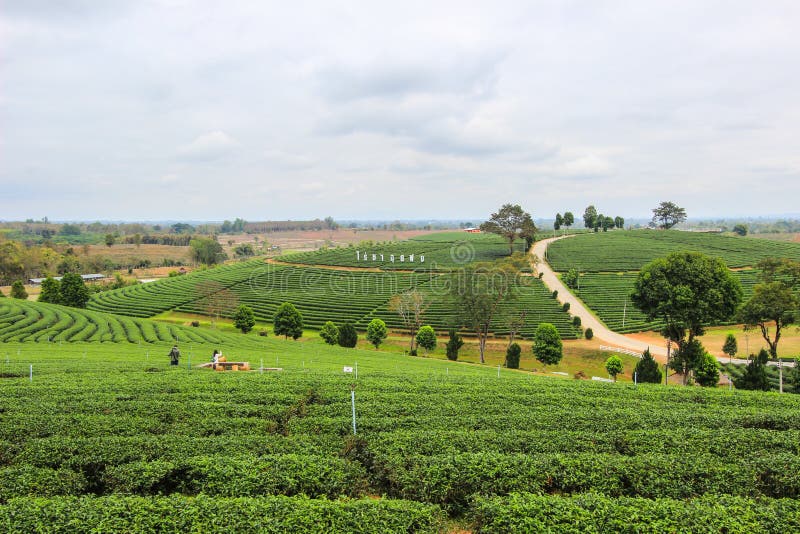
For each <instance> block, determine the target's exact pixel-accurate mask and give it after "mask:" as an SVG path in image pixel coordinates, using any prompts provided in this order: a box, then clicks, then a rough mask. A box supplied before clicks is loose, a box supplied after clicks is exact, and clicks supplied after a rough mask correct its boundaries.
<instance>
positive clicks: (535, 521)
mask: <svg viewBox="0 0 800 534" xmlns="http://www.w3.org/2000/svg"><path fill="white" fill-rule="evenodd" d="M37 307H38V306H37ZM47 308H48V309H55V308H56V307H47ZM6 322H7V321H6ZM144 322H145V321H142V323H144ZM195 330H196V329H195ZM39 339H40V341H39V342H24V343H18V342H8V341H6V342H4V343H3V344H2V345H1V346H0V387H2V393H3V394H2V396H0V525H2V528H3V530H4V531H8V532H100V531H103V532H110V531H117V532H119V531H124V532H145V531H161V532H177V531H183V532H234V531H235V532H446V531H452V530H460V529H464V530H472V531H474V532H542V531H550V532H686V531H707V532H711V531H714V532H718V531H725V532H775V533H778V532H793V531H797V530H798V529H800V500H798V497H800V456H799V455H798V453H800V397H798V396H795V395H783V396H779V395H777V394H771V393H766V394H764V393H749V392H736V391H734V392H731V391H728V390H706V389H699V388H697V389H696V388H679V387H665V386H661V385H652V386H644V385H640V386H638V387H634V386H632V385H623V384H607V383H596V382H591V381H576V380H569V379H563V380H562V379H552V378H539V377H533V376H531V375H528V374H526V373H520V372H515V371H510V370H502V371H500V372H498V370H497V369H490V368H485V367H481V366H475V365H468V364H458V363H453V362H447V361H440V360H429V359H422V358H413V357H406V356H402V355H398V354H392V353H385V352H377V351H361V350H357V349H344V348H339V347H332V348H331V347H324V346H322V345H321V344H319V345H314V344H308V343H296V342H292V341H283V340H279V339H274V338H266V339H265V338H261V337H258V336H255V335H250V336H226V337H225V338H224V339H220V340H216V341H218V342H220V343H224V345H225V346H224V348H223V351H224V353H226V354H227V355H228V356H229V358H232V359H237V360H245V361H250V362H251V364H253V366H254V367H259V366H260V361H261V360H263V361H264V363H265V365H270V366H273V365H274V366H276V367H281V368H282V370H281V371H277V372H259V371H252V372H213V371H210V370H201V369H197V368H196V367H192V368H190V366H189V365H188V362H186V358H187V356H188V353H189V352H190V351H193V353H194V355H195V357H196V358H200V355H201V354H203V355H205V357H206V358H207V357H210V354H211V350H212V349H213V348H217V347H218V343H214V342H202V341H196V342H194V343H192V344H191V345H187V343H185V342H182V343H181V349H182V350H183V353H184V357H183V359H182V361H181V365H180V366H179V367H170V366H169V365H168V358H167V356H166V354H167V351H168V349H169V347H170V346H171V343H164V342H153V343H149V344H142V345H139V344H138V342H137V343H131V342H128V341H125V340H122V341H120V342H119V343H101V342H71V343H68V342H62V343H53V342H50V343H47V342H45V341H44V338H42V337H40V338H39ZM27 341H31V340H30V339H27ZM192 361H193V362H194V361H195V360H194V359H193V360H192ZM345 365H347V366H353V367H357V369H358V375H357V376H356V375H355V373H353V374H345V373H343V372H342V370H343V369H342V368H343V366H345ZM31 366H32V367H31ZM31 369H33V371H32V375H31ZM353 387H354V388H355V399H356V425H357V430H356V432H357V434H356V435H355V436H353V428H352V418H351V413H352V412H351V404H350V393H351V389H352V388H353Z"/></svg>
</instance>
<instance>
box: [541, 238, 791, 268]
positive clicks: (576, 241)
mask: <svg viewBox="0 0 800 534" xmlns="http://www.w3.org/2000/svg"><path fill="white" fill-rule="evenodd" d="M679 251H692V252H702V253H703V254H707V255H709V256H716V257H719V258H722V260H723V261H724V262H725V264H726V265H727V266H728V267H729V268H731V269H735V268H742V267H752V266H754V265H755V264H756V263H758V262H759V261H760V260H762V259H764V258H768V257H778V258H789V259H793V260H800V243H787V242H781V241H768V240H766V239H746V238H741V237H731V236H724V235H719V234H707V233H695V232H681V231H678V230H670V231H659V230H624V231H623V230H617V231H612V232H600V233H596V234H593V233H592V234H589V233H587V234H579V235H576V236H575V237H571V238H569V239H561V240H559V241H556V242H554V243H553V244H552V245H550V247H549V248H548V250H547V261H548V263H550V265H551V266H552V267H553V269H554V270H556V271H561V272H566V271H568V270H569V269H578V270H579V271H581V272H618V271H638V270H639V269H640V268H641V267H642V266H643V265H645V264H646V263H648V262H650V261H652V260H654V259H655V258H658V257H662V256H666V255H667V254H669V253H671V252H679Z"/></svg>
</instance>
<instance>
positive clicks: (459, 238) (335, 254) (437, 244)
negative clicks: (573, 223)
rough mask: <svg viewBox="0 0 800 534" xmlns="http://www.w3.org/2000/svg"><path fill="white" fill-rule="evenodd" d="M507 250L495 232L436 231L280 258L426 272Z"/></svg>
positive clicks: (521, 248) (518, 247)
mask: <svg viewBox="0 0 800 534" xmlns="http://www.w3.org/2000/svg"><path fill="white" fill-rule="evenodd" d="M508 250H509V249H508V243H507V242H505V241H504V240H503V239H502V238H501V237H500V236H497V235H495V234H470V233H466V232H437V233H434V234H427V235H423V236H418V237H412V238H411V239H409V240H407V241H384V242H378V243H369V244H368V245H364V246H357V247H343V248H333V249H322V250H316V251H313V252H298V253H293V254H285V255H283V256H280V257H279V258H277V259H278V260H280V261H284V262H287V263H292V264H304V265H319V266H339V267H362V268H363V267H370V268H380V269H382V270H417V271H426V272H427V271H440V270H449V269H453V268H457V267H461V266H463V265H465V264H468V263H472V262H475V261H493V260H496V259H500V258H504V257H507V256H508V255H509V254H508ZM514 251H515V252H525V241H524V240H517V242H516V243H515V244H514Z"/></svg>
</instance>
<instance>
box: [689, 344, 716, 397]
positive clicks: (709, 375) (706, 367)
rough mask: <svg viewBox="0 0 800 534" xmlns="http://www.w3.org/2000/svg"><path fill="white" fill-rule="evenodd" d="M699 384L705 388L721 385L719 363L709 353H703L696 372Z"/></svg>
mask: <svg viewBox="0 0 800 534" xmlns="http://www.w3.org/2000/svg"><path fill="white" fill-rule="evenodd" d="M694 376H695V379H696V380H697V383H698V384H700V385H701V386H703V387H705V388H714V387H717V384H718V383H719V363H718V362H717V359H716V358H715V357H713V356H712V355H711V354H709V353H708V352H705V351H703V355H702V356H701V357H700V362H699V363H698V365H697V367H696V368H695V370H694Z"/></svg>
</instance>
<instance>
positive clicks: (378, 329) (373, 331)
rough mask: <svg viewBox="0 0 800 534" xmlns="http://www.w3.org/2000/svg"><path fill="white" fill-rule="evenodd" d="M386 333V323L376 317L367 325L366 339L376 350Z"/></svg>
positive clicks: (384, 338)
mask: <svg viewBox="0 0 800 534" xmlns="http://www.w3.org/2000/svg"><path fill="white" fill-rule="evenodd" d="M387 335H388V331H387V329H386V323H384V322H383V320H382V319H378V318H377V317H376V318H375V319H373V320H371V321H370V322H369V324H368V325H367V341H369V342H370V343H372V344H373V345H374V346H375V349H376V350H377V349H378V347H380V345H381V343H383V342H384V341H385V340H386V336H387Z"/></svg>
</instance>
